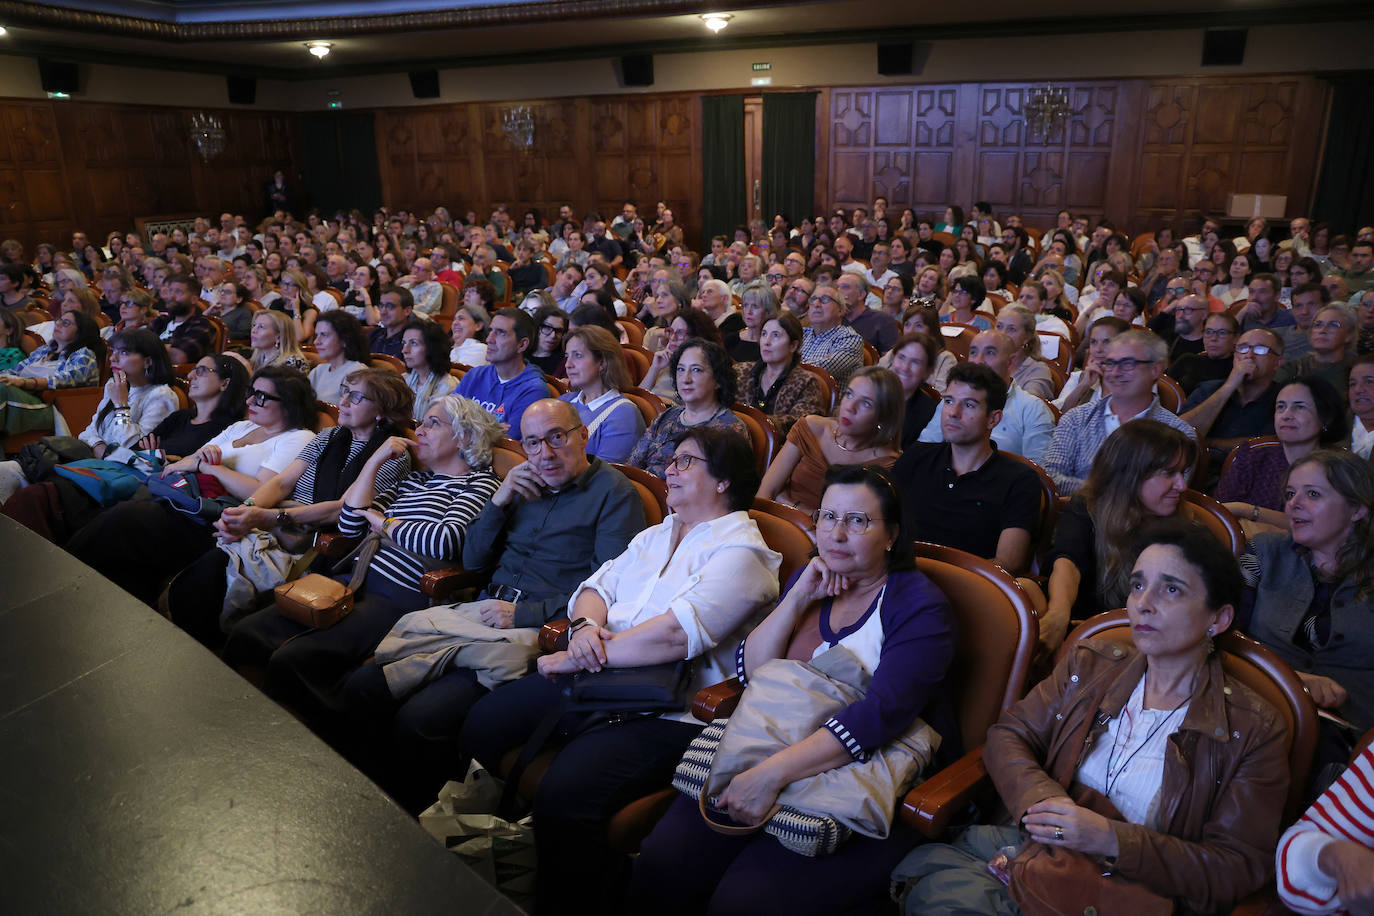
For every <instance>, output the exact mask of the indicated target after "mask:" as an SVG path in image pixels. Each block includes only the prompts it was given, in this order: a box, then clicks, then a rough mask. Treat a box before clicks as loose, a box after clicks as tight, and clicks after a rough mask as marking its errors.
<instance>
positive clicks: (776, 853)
mask: <svg viewBox="0 0 1374 916" xmlns="http://www.w3.org/2000/svg"><path fill="white" fill-rule="evenodd" d="M815 518H816V544H817V554H818V555H817V556H816V557H815V558H814V559H813V560H811V562H810V563H809V564H807V565H806V566H805V567H804V568H803V569H801V570H800V571H799V572H797V573H796V574H795V575H794V576H793V577H792V579H791V581H789V582H788V583H787V585H786V586H785V587H784V589H783V594H782V598H781V599H780V600H779V601H778V604H777V607H776V608H775V609H774V610H773V611H772V613H770V614H769V615H768V617H767V618H765V619H764V621H763V622H762V623H761V624H759V625H758V626H757V627H756V628H754V630H753V631H752V632H751V633H750V634H749V635H748V637H747V638H746V639H745V640H744V643H743V644H742V645H741V646H740V648H739V651H738V652H737V653H736V655H735V667H734V670H733V671H731V672H729V673H732V674H734V675H735V676H737V677H738V678H739V679H740V680H741V681H742V682H743V683H744V684H745V697H746V701H747V698H748V696H749V683H750V680H751V679H754V678H758V679H759V680H761V681H762V680H765V679H766V678H767V677H768V675H769V672H772V671H773V670H774V669H775V668H776V667H777V666H778V660H795V661H804V662H812V661H813V660H820V659H821V657H822V656H825V655H828V654H829V655H832V657H833V655H834V654H838V653H845V655H846V657H847V658H848V657H852V658H853V659H855V660H856V661H857V663H858V665H859V667H860V668H862V670H863V672H864V673H865V674H866V675H868V676H870V677H871V681H870V682H869V686H868V690H867V692H866V693H865V694H864V695H863V697H862V698H861V699H859V700H857V701H855V702H853V703H851V704H850V705H849V706H847V707H845V708H844V709H843V710H841V711H840V712H838V713H837V714H835V715H834V716H832V717H830V718H829V719H827V720H826V721H825V722H823V723H822V724H821V725H820V727H818V728H817V729H816V730H815V731H813V732H812V733H811V734H810V735H809V736H808V737H806V738H805V739H804V740H802V741H799V742H798V743H796V744H794V745H792V746H790V747H787V748H785V749H783V750H781V751H778V752H776V753H774V754H772V755H771V756H769V757H767V758H765V759H764V760H763V761H761V762H760V763H758V764H756V765H755V766H754V767H753V768H751V769H748V770H745V771H744V772H742V773H740V774H738V775H737V776H735V777H734V778H733V779H732V780H730V782H729V783H728V784H727V785H726V786H725V788H724V789H723V791H722V792H721V794H720V796H719V797H718V798H717V800H716V802H715V804H716V806H717V807H718V808H719V809H721V811H722V812H723V813H722V814H719V815H717V818H718V819H724V816H726V815H728V817H729V819H730V820H731V821H734V822H735V823H737V824H744V825H751V824H758V823H761V822H763V821H765V820H767V819H768V817H769V815H770V812H771V809H772V806H773V804H774V803H775V802H778V801H785V800H786V798H785V796H784V797H782V798H780V797H779V796H780V795H781V793H782V792H783V791H784V790H785V789H787V787H788V786H790V785H791V784H792V783H794V782H796V781H798V780H802V779H806V778H808V777H811V776H815V775H817V774H820V773H823V772H825V771H827V770H834V769H836V768H840V767H844V766H845V765H846V764H849V763H852V762H855V761H865V760H867V759H868V758H869V756H870V755H872V754H874V753H875V752H878V751H879V750H881V749H883V748H884V747H886V746H888V745H890V744H891V743H892V742H894V741H896V740H897V739H900V738H902V737H903V736H904V735H906V734H907V733H908V732H910V731H911V730H912V728H913V727H914V726H915V725H916V724H917V720H918V718H919V719H922V720H924V721H925V722H927V723H929V724H930V725H932V726H934V728H936V729H941V728H944V730H945V732H946V734H947V741H948V744H949V745H950V746H948V747H941V748H940V751H941V754H942V755H945V754H949V755H951V756H957V755H958V753H959V748H957V747H954V746H953V745H955V744H957V739H956V736H955V735H954V734H953V729H952V728H949V727H947V726H946V725H945V723H946V722H949V723H952V721H953V720H952V718H951V717H950V715H949V712H950V707H949V704H948V700H947V698H946V697H945V696H944V693H943V690H942V683H943V681H944V679H945V676H946V673H947V672H948V670H949V666H950V663H951V662H952V661H953V658H954V647H955V632H954V619H953V614H952V612H951V610H950V607H949V603H948V602H947V601H946V599H945V596H944V595H943V594H942V593H941V592H940V590H939V589H938V588H937V587H936V586H935V585H934V583H932V582H931V581H930V580H929V579H928V578H926V576H925V575H923V574H922V573H921V572H919V571H918V570H917V569H916V564H915V557H914V550H913V545H912V541H911V535H910V533H909V532H908V531H907V530H906V528H905V527H904V526H903V525H902V523H901V518H902V509H901V500H900V499H899V497H898V495H897V491H896V488H895V487H894V486H893V483H892V481H891V480H890V479H889V478H888V477H887V476H886V474H884V473H883V472H882V471H879V470H876V469H874V468H871V467H860V466H847V467H838V468H834V469H832V470H831V471H830V473H829V474H828V475H827V476H826V486H825V492H824V495H823V498H822V499H821V504H820V508H819V509H818V510H817V511H816V514H815ZM784 664H785V663H784ZM779 689H781V688H779ZM804 702H805V698H804V697H798V703H804ZM926 756H927V758H928V757H929V756H930V754H929V750H928V749H927V751H926ZM895 788H896V790H897V792H896V793H895V796H894V797H892V798H890V799H884V800H883V802H880V804H885V807H886V809H887V812H889V813H890V812H892V811H895V809H896V807H897V802H898V800H899V799H900V798H901V793H902V792H904V791H905V790H906V788H908V787H906V786H896V787H895ZM914 843H915V838H914V836H913V835H912V833H911V832H910V831H909V830H908V829H907V828H905V827H903V826H902V825H901V824H900V823H897V822H894V823H892V825H891V828H890V830H889V831H888V832H887V833H886V835H885V836H879V837H872V836H864V835H860V834H855V835H854V836H852V837H851V838H850V839H849V840H847V841H846V842H845V843H844V844H843V845H841V846H840V847H839V848H838V850H836V851H835V852H834V853H833V854H831V855H828V856H818V857H815V858H808V857H805V856H802V855H798V854H796V853H793V852H790V851H788V850H787V849H786V848H784V847H783V846H782V845H781V844H780V843H779V842H778V840H777V839H775V838H774V837H773V836H772V835H770V834H768V833H766V832H763V831H760V832H757V833H753V834H750V835H746V836H740V837H725V836H721V835H720V834H717V833H715V832H713V831H712V830H711V829H710V828H708V827H707V826H706V824H705V823H704V821H703V819H702V815H701V813H700V812H699V811H698V800H697V799H695V798H687V797H686V796H682V797H679V798H677V799H676V800H675V801H674V802H673V805H672V807H670V808H669V809H668V813H667V814H666V815H665V816H664V817H663V819H662V820H660V821H659V822H658V825H657V826H656V827H655V828H654V830H653V832H652V833H650V834H649V836H648V838H647V839H646V840H645V841H644V843H643V845H642V847H641V849H640V855H639V858H638V859H636V861H635V863H634V878H633V883H632V886H631V892H630V901H631V903H630V907H629V909H630V910H631V911H633V912H646V913H647V912H655V913H665V914H676V913H683V914H686V913H702V912H718V911H722V910H724V909H730V910H734V908H735V907H737V906H738V907H743V908H744V909H745V910H748V911H753V912H779V913H781V912H798V913H801V912H806V913H865V912H882V911H883V910H884V909H885V908H888V907H890V904H889V903H888V900H887V893H888V883H889V881H888V875H889V874H890V872H891V870H892V868H893V866H895V865H896V864H897V862H898V861H899V860H900V859H901V858H902V856H903V855H905V854H906V852H907V851H908V850H909V849H910V848H911V847H912V845H913V844H914Z"/></svg>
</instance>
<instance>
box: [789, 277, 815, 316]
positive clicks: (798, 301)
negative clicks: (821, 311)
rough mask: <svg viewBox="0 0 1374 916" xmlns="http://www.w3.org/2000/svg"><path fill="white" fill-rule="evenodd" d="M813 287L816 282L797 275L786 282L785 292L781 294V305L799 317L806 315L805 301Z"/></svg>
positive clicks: (809, 296) (813, 289)
mask: <svg viewBox="0 0 1374 916" xmlns="http://www.w3.org/2000/svg"><path fill="white" fill-rule="evenodd" d="M815 289H816V284H815V283H814V282H813V281H812V280H811V279H810V278H809V277H798V278H797V279H795V280H793V281H792V282H791V283H790V284H788V286H787V292H786V293H784V294H783V296H782V307H783V308H785V309H787V310H788V311H789V312H793V313H794V314H796V315H797V316H798V317H799V318H802V317H806V312H807V303H808V302H810V300H811V294H812V293H813V292H814V291H815Z"/></svg>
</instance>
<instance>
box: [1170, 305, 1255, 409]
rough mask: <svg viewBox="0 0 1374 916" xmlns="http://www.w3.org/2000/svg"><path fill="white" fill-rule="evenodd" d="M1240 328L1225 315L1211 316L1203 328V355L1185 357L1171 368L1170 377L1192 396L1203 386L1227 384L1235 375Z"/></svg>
mask: <svg viewBox="0 0 1374 916" xmlns="http://www.w3.org/2000/svg"><path fill="white" fill-rule="evenodd" d="M1239 336H1240V325H1239V324H1238V323H1236V319H1234V318H1232V317H1231V316H1230V315H1227V314H1225V313H1224V312H1223V313H1221V314H1218V315H1208V316H1207V320H1206V321H1205V322H1204V323H1203V328H1202V352H1201V353H1194V354H1192V355H1191V356H1184V357H1182V358H1181V359H1179V360H1178V361H1177V362H1175V363H1174V364H1173V365H1171V366H1170V367H1169V377H1170V378H1171V379H1173V380H1174V381H1176V382H1178V384H1179V387H1180V388H1182V389H1183V393H1184V394H1185V395H1191V394H1192V393H1193V392H1194V391H1196V390H1197V387H1198V386H1199V385H1201V384H1202V383H1203V382H1220V381H1224V380H1225V379H1226V377H1227V376H1228V375H1230V374H1231V367H1232V353H1233V352H1234V350H1235V347H1236V338H1238V337H1239Z"/></svg>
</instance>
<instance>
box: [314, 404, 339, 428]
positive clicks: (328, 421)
mask: <svg viewBox="0 0 1374 916" xmlns="http://www.w3.org/2000/svg"><path fill="white" fill-rule="evenodd" d="M315 423H316V426H317V429H316V430H315V432H317V433H319V432H324V431H325V430H326V429H331V428H333V427H335V426H338V425H339V407H338V405H337V404H326V403H325V402H324V401H316V402H315Z"/></svg>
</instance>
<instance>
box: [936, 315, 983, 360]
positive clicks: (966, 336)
mask: <svg viewBox="0 0 1374 916" xmlns="http://www.w3.org/2000/svg"><path fill="white" fill-rule="evenodd" d="M977 334H978V329H977V328H975V327H973V326H972V325H967V324H950V323H948V322H946V323H944V324H942V325H940V335H941V336H942V337H944V339H945V349H946V350H948V351H949V352H951V353H953V354H954V356H955V358H956V359H958V360H959V362H961V363H962V362H963V361H964V360H966V359H968V351H969V347H971V346H973V338H974V337H975V336H977Z"/></svg>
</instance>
